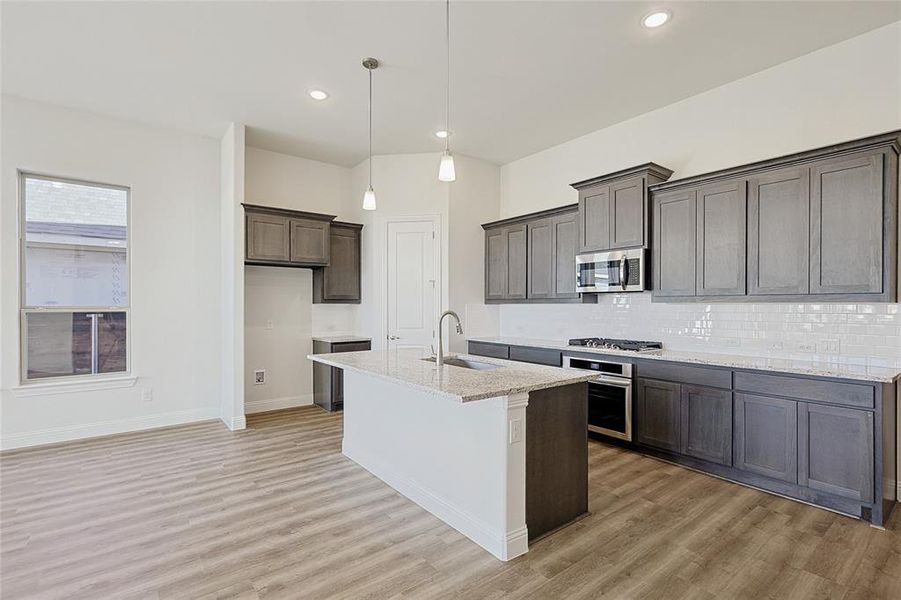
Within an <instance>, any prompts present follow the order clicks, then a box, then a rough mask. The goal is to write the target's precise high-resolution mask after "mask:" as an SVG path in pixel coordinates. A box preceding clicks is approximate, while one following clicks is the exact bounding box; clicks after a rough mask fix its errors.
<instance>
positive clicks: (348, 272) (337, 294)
mask: <svg viewBox="0 0 901 600" xmlns="http://www.w3.org/2000/svg"><path fill="white" fill-rule="evenodd" d="M330 229H331V231H330V232H329V265H328V266H327V267H322V268H321V269H314V270H313V303H314V304H329V303H334V304H359V303H360V300H361V285H360V275H361V270H360V257H361V250H360V247H361V234H362V229H363V226H362V225H359V224H356V223H343V222H339V221H332V224H331V228H330Z"/></svg>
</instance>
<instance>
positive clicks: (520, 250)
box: [506, 225, 528, 299]
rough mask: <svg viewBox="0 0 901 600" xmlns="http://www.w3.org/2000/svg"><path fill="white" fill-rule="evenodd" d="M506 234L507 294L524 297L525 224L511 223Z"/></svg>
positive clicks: (516, 297)
mask: <svg viewBox="0 0 901 600" xmlns="http://www.w3.org/2000/svg"><path fill="white" fill-rule="evenodd" d="M506 236H507V294H506V297H507V298H510V299H520V298H525V297H526V264H527V257H526V248H527V247H528V244H527V243H526V226H525V225H511V226H510V227H507V228H506Z"/></svg>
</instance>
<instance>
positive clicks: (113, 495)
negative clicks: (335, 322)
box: [0, 407, 901, 600]
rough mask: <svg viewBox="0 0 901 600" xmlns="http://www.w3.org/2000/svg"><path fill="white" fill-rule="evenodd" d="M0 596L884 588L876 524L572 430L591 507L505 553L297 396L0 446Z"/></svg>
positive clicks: (653, 594)
mask: <svg viewBox="0 0 901 600" xmlns="http://www.w3.org/2000/svg"><path fill="white" fill-rule="evenodd" d="M0 469H2V470H0V477H2V479H0V485H2V489H0V500H2V506H0V519H2V524H0V534H2V547H0V575H2V583H0V585H2V588H0V595H2V598H3V600H13V599H18V598H41V599H44V598H67V599H68V598H89V599H98V598H116V599H124V598H242V599H250V598H379V599H385V598H450V597H463V598H565V599H567V600H575V599H578V598H599V597H605V598H649V599H650V598H653V599H665V598H674V599H675V598H701V599H703V598H717V599H721V598H790V599H792V600H795V599H803V598H846V599H864V598H867V599H871V598H886V599H889V598H891V599H894V600H897V599H898V598H901V535H899V531H898V530H899V520H901V519H899V514H901V511H895V515H894V516H893V518H892V520H891V521H890V523H889V530H888V531H879V530H876V529H873V528H871V527H869V526H868V525H867V524H865V523H862V522H859V521H855V520H853V519H850V518H847V517H842V516H838V515H835V514H833V513H830V512H826V511H824V510H820V509H816V508H812V507H808V506H805V505H802V504H798V503H795V502H792V501H789V500H785V499H782V498H778V497H775V496H771V495H769V494H765V493H763V492H758V491H756V490H752V489H748V488H745V487H741V486H738V485H735V484H731V483H727V482H724V481H720V480H718V479H714V478H711V477H708V476H706V475H701V474H699V473H694V472H691V471H687V470H685V469H682V468H679V467H676V466H672V465H668V464H665V463H662V462H658V461H656V460H653V459H650V458H646V457H642V456H640V455H638V454H635V453H631V452H626V451H623V450H621V449H618V448H615V447H611V446H607V445H604V444H600V443H597V442H592V443H591V444H590V486H589V491H590V509H591V511H592V514H591V515H590V516H589V517H587V518H585V519H583V520H582V521H580V522H578V523H577V524H575V525H572V526H570V527H568V528H567V529H565V530H563V531H560V532H558V533H557V534H555V535H553V536H551V537H549V538H546V539H545V540H543V541H541V542H539V543H537V544H534V545H533V546H532V548H531V550H530V551H529V553H528V554H527V555H526V556H523V557H520V558H518V559H516V560H514V561H511V562H509V563H502V562H500V561H497V560H496V559H494V558H493V557H492V556H491V555H490V554H488V552H486V551H484V550H482V549H481V548H479V547H478V546H476V545H475V544H474V543H473V542H470V541H469V540H468V539H466V538H465V537H463V536H462V535H460V534H459V533H457V532H456V531H454V530H453V529H451V528H450V527H448V526H446V525H445V524H444V523H442V522H441V521H439V520H438V519H436V518H435V517H433V516H431V515H430V514H429V513H427V512H425V511H424V510H422V509H420V508H419V507H418V506H416V505H415V504H413V503H412V502H410V501H408V500H406V499H405V498H403V497H402V496H400V495H399V494H397V493H395V492H394V491H393V490H392V489H391V488H389V487H388V486H387V485H385V484H383V483H382V482H381V481H379V480H378V479H376V478H375V477H373V476H372V475H370V474H369V473H367V472H366V471H364V470H363V469H362V468H361V467H359V466H357V465H356V464H355V463H353V462H351V461H349V460H347V459H345V458H344V457H343V456H342V455H341V416H340V415H331V414H327V413H325V412H323V411H321V410H320V409H318V408H315V407H309V408H301V409H296V410H290V411H282V412H278V413H269V414H265V415H258V416H254V417H250V418H249V419H248V429H247V430H246V431H242V432H236V433H231V432H229V431H227V430H226V429H225V427H224V426H222V425H221V424H219V423H203V424H197V425H189V426H183V427H173V428H168V429H162V430H156V431H148V432H142V433H133V434H126V435H120V436H115V437H108V438H103V439H96V440H88V441H83V442H76V443H69V444H61V445H56V446H50V447H45V448H37V449H31V450H23V451H15V452H8V453H4V454H3V455H2V456H0Z"/></svg>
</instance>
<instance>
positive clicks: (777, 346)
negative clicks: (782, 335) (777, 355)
mask: <svg viewBox="0 0 901 600" xmlns="http://www.w3.org/2000/svg"><path fill="white" fill-rule="evenodd" d="M767 348H768V349H770V350H782V342H771V343H770V345H769V346H767Z"/></svg>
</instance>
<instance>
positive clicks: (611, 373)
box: [563, 356, 632, 441]
mask: <svg viewBox="0 0 901 600" xmlns="http://www.w3.org/2000/svg"><path fill="white" fill-rule="evenodd" d="M563 366H564V367H567V368H569V369H582V370H585V371H593V372H596V373H597V374H598V376H597V377H596V378H595V379H592V380H591V381H589V382H588V430H589V431H594V432H595V433H600V434H603V435H608V436H610V437H615V438H619V439H621V440H627V441H630V440H631V439H632V365H630V364H628V363H618V362H611V361H609V360H603V359H594V358H582V357H577V356H564V357H563Z"/></svg>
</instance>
